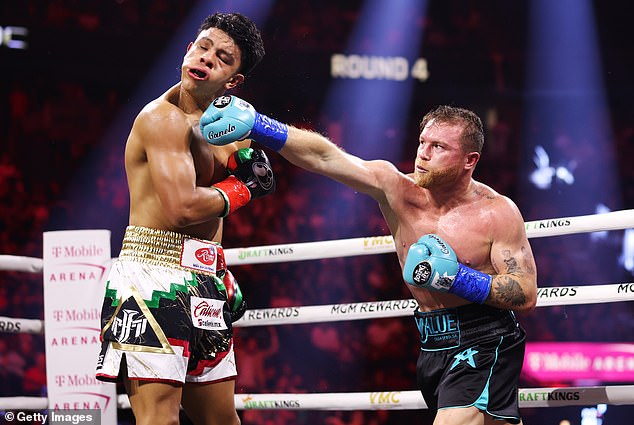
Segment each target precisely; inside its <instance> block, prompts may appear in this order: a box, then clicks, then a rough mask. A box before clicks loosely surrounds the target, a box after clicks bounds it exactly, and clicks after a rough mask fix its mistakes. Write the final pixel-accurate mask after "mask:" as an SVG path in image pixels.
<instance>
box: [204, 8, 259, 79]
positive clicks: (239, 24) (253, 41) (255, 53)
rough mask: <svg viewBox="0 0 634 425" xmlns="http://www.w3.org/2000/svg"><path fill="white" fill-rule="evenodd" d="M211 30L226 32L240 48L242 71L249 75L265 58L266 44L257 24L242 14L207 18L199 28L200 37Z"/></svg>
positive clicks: (217, 15) (224, 14)
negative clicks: (202, 33)
mask: <svg viewBox="0 0 634 425" xmlns="http://www.w3.org/2000/svg"><path fill="white" fill-rule="evenodd" d="M209 28H218V29H219V30H222V31H224V32H226V33H227V34H228V35H229V37H231V38H232V39H233V41H235V43H236V44H237V45H238V47H239V48H240V53H241V56H240V69H239V71H240V72H241V73H243V74H244V75H247V74H249V73H250V72H251V71H252V70H253V68H255V66H256V65H257V64H258V63H260V61H261V60H262V58H263V57H264V53H265V52H264V43H263V42H262V36H261V35H260V31H259V30H258V28H257V27H256V26H255V23H253V21H252V20H251V19H249V18H247V17H246V16H244V15H242V14H240V13H220V12H218V13H214V14H213V15H209V16H207V17H206V18H205V20H204V21H203V23H202V24H201V25H200V28H198V33H197V34H196V36H198V35H199V34H200V33H201V32H203V31H204V30H206V29H209Z"/></svg>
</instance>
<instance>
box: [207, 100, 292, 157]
mask: <svg viewBox="0 0 634 425" xmlns="http://www.w3.org/2000/svg"><path fill="white" fill-rule="evenodd" d="M200 131H201V132H202V134H203V137H204V138H205V140H207V141H208V142H209V143H211V144H212V145H217V146H222V145H226V144H229V143H231V142H235V141H236V140H243V139H246V138H247V137H249V138H251V139H253V140H255V141H256V142H258V143H261V144H262V145H264V146H266V147H269V148H271V149H273V150H274V151H279V150H280V149H282V146H284V143H286V138H287V137H288V126H287V125H286V124H282V123H281V122H279V121H275V120H274V119H272V118H269V117H267V116H266V115H262V114H260V113H258V112H256V110H255V109H254V108H253V106H251V104H250V103H249V102H247V101H245V100H242V99H240V98H239V97H235V96H220V97H218V98H216V99H215V100H214V101H213V102H211V105H209V107H208V108H207V110H206V111H205V113H204V114H203V115H202V117H201V118H200Z"/></svg>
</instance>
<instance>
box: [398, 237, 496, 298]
mask: <svg viewBox="0 0 634 425" xmlns="http://www.w3.org/2000/svg"><path fill="white" fill-rule="evenodd" d="M403 279H405V282H407V283H408V284H410V285H413V286H417V287H419V288H425V289H431V290H435V291H441V292H448V293H450V294H454V295H457V296H459V297H462V298H464V299H466V300H468V301H471V302H474V303H478V304H484V302H485V301H486V299H487V297H488V296H489V292H490V291H491V280H492V277H491V275H489V274H486V273H482V272H479V271H477V270H474V269H472V268H469V267H467V266H465V265H464V264H460V263H459V262H458V259H457V257H456V253H455V252H454V251H453V249H452V248H451V247H450V246H449V244H448V243H447V242H445V241H444V240H443V239H442V238H440V237H439V236H438V235H433V234H428V235H425V236H422V237H421V238H420V239H419V240H418V241H417V242H416V243H414V244H412V246H411V247H410V248H409V251H408V252H407V258H406V259H405V266H404V267H403Z"/></svg>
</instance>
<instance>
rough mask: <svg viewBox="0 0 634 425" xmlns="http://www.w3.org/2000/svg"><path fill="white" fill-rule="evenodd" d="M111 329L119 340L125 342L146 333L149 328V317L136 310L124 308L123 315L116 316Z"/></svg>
mask: <svg viewBox="0 0 634 425" xmlns="http://www.w3.org/2000/svg"><path fill="white" fill-rule="evenodd" d="M111 329H112V334H113V335H114V336H115V338H117V341H119V342H122V343H123V342H126V341H128V339H130V338H138V337H140V336H141V335H142V334H144V333H145V331H146V330H147V319H146V318H145V317H143V316H142V315H141V313H139V312H138V311H136V310H128V309H124V310H123V314H122V315H121V316H117V317H115V318H114V321H113V322H112V328H111Z"/></svg>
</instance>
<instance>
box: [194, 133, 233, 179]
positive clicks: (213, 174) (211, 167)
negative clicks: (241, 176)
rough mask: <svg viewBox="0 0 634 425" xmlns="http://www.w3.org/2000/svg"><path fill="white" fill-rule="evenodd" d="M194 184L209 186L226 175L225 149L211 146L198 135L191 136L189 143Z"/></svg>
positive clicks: (226, 155)
mask: <svg viewBox="0 0 634 425" xmlns="http://www.w3.org/2000/svg"><path fill="white" fill-rule="evenodd" d="M190 150H191V154H192V159H193V161H194V169H195V170H196V185H197V186H210V185H212V184H213V183H216V182H218V181H220V180H222V179H224V178H225V177H226V165H225V164H226V163H227V158H228V155H229V154H228V152H227V149H223V148H222V147H217V146H212V145H210V144H209V143H207V142H205V141H204V140H202V138H199V137H195V136H194V137H192V141H191V144H190Z"/></svg>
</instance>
